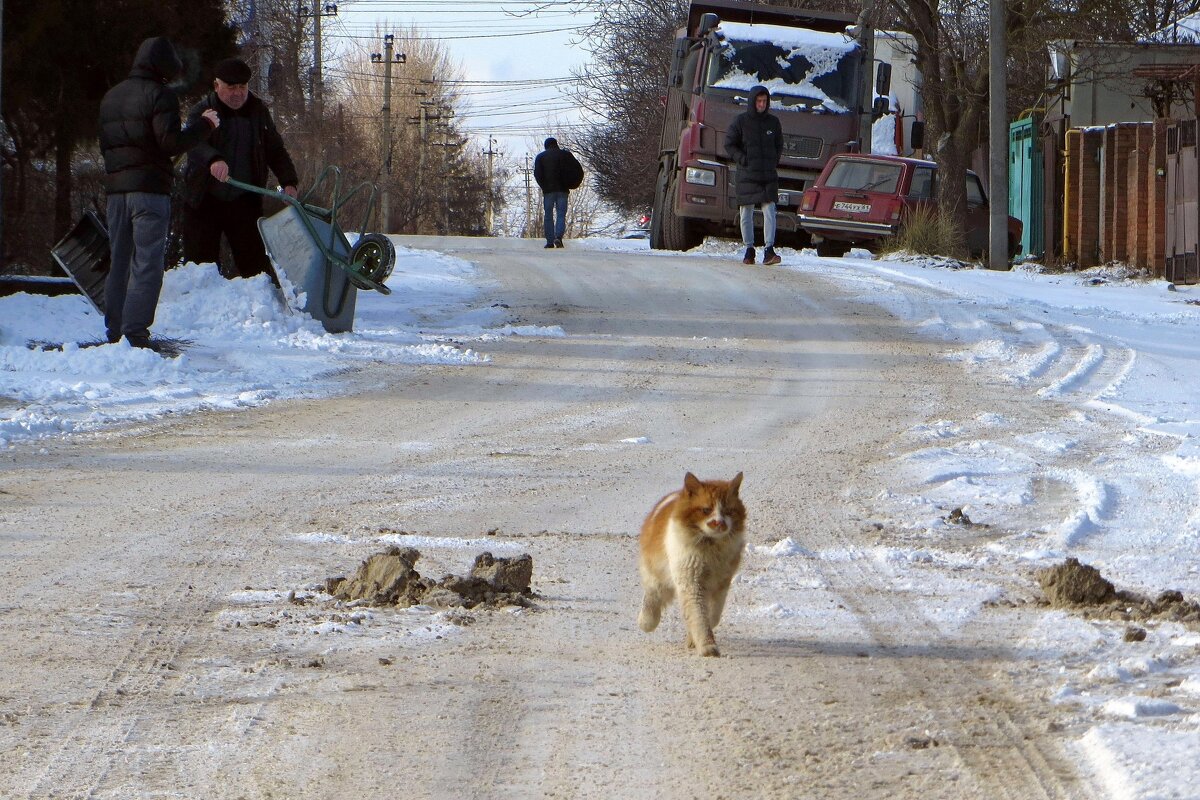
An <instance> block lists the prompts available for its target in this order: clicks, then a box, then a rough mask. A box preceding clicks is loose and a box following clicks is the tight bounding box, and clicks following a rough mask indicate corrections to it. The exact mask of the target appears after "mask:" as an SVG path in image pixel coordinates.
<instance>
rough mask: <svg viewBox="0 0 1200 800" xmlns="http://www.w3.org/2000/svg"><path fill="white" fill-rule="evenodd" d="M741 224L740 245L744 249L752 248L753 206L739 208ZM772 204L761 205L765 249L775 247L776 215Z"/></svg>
mask: <svg viewBox="0 0 1200 800" xmlns="http://www.w3.org/2000/svg"><path fill="white" fill-rule="evenodd" d="M739 211H740V212H741V220H740V221H741V223H742V244H744V245H746V247H754V206H741V207H740V208H739ZM775 211H776V209H775V204H774V203H763V204H762V212H763V245H764V246H765V247H774V246H775V225H776V224H777V223H776V220H775V217H776V213H775Z"/></svg>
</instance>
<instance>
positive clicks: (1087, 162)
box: [1074, 128, 1111, 269]
mask: <svg viewBox="0 0 1200 800" xmlns="http://www.w3.org/2000/svg"><path fill="white" fill-rule="evenodd" d="M1103 145H1104V130H1103V129H1100V128H1085V129H1083V130H1082V131H1081V142H1080V148H1079V181H1078V183H1076V184H1075V186H1074V190H1075V194H1076V197H1077V198H1078V200H1077V202H1078V205H1077V206H1076V212H1077V213H1076V216H1075V230H1076V237H1077V239H1076V247H1077V250H1076V256H1077V258H1076V263H1077V265H1078V267H1079V268H1080V269H1087V268H1088V267H1094V266H1096V265H1098V264H1099V263H1100V215H1101V210H1102V209H1101V207H1100V203H1101V192H1100V168H1101V164H1100V157H1101V152H1102V150H1103ZM1110 174H1111V173H1110Z"/></svg>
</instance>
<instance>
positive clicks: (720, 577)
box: [638, 472, 746, 656]
mask: <svg viewBox="0 0 1200 800" xmlns="http://www.w3.org/2000/svg"><path fill="white" fill-rule="evenodd" d="M741 485H742V473H740V472H739V473H738V474H737V475H736V476H734V478H733V480H731V481H702V480H699V479H698V478H696V476H695V475H693V474H692V473H690V472H689V473H687V474H686V475H684V476H683V489H681V490H679V491H677V492H672V493H671V494H669V495H667V496H666V497H664V498H663V499H662V500H659V501H658V505H656V506H655V507H654V510H653V511H651V512H650V514H649V516H647V517H646V520H645V522H643V523H642V533H641V536H640V537H639V544H640V549H641V559H640V561H639V569H640V571H641V573H642V587H643V588H644V589H645V595H644V596H643V598H642V610H641V613H639V614H638V627H640V628H641V629H642V630H644V631H646V632H647V633H649V632H650V631H652V630H654V629H655V628H657V627H658V621H659V619H661V618H662V611H663V608H664V607H665V606H666V605H668V604H669V603H670V602H671V600H672V599H673V598H674V597H675V596H676V595H678V597H679V608H680V610H681V611H682V612H683V622H684V626H685V627H686V629H687V642H686V644H687V646H688V648H692V647H695V648H696V649H697V651H698V652H699V653H700V655H702V656H718V655H720V652H719V651H718V650H717V642H716V639H715V638H714V637H713V628H715V627H717V623H718V622H720V621H721V612H722V611H724V610H725V595H726V594H728V593H729V583H730V581H732V580H733V575H734V573H735V572H737V568H738V565H739V564H741V561H742V551H743V550H744V549H745V547H746V531H745V528H746V508H745V506H743V505H742V500H741V498H740V497H739V496H738V489H739V488H740V487H741Z"/></svg>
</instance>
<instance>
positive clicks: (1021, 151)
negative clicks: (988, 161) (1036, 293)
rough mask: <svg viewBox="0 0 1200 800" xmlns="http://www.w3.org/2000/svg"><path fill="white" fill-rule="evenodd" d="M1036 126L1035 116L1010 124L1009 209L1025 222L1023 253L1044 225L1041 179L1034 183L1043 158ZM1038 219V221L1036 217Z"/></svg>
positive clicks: (1030, 250) (1022, 235)
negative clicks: (1036, 153)
mask: <svg viewBox="0 0 1200 800" xmlns="http://www.w3.org/2000/svg"><path fill="white" fill-rule="evenodd" d="M1036 137H1037V128H1036V127H1035V125H1034V121H1033V120H1032V119H1022V120H1017V121H1016V122H1014V123H1012V124H1011V125H1009V126H1008V213H1009V214H1011V215H1012V216H1014V217H1016V218H1017V219H1019V220H1021V222H1022V223H1024V231H1023V232H1022V234H1021V254H1022V255H1029V254H1030V253H1032V252H1033V250H1032V242H1031V236H1032V233H1033V230H1034V228H1035V226H1036V227H1040V226H1041V216H1042V215H1041V213H1040V209H1041V195H1042V193H1041V182H1040V181H1038V182H1037V185H1036V186H1035V183H1034V175H1035V173H1036V174H1037V175H1038V176H1039V177H1040V174H1041V166H1042V165H1041V163H1040V158H1039V159H1037V160H1036V161H1035V159H1034V156H1033V152H1034V145H1035V143H1036ZM1035 220H1036V221H1035Z"/></svg>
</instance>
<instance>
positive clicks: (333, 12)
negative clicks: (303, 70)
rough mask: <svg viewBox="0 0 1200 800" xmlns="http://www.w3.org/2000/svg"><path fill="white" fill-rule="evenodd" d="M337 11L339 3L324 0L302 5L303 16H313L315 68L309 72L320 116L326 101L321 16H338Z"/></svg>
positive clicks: (316, 107)
mask: <svg viewBox="0 0 1200 800" xmlns="http://www.w3.org/2000/svg"><path fill="white" fill-rule="evenodd" d="M337 12H338V7H337V3H327V2H322V0H317V2H316V4H315V5H314V6H313V7H311V8H310V7H308V6H305V5H302V6H300V16H301V17H302V18H303V17H312V18H313V68H312V72H310V73H309V82H310V85H309V91H310V92H311V93H312V102H313V108H314V109H315V110H316V112H317V117H318V118H320V116H321V111H322V105H323V103H324V97H323V96H322V95H323V93H324V87H323V82H324V78H323V77H322V76H321V17H336V16H337Z"/></svg>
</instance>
